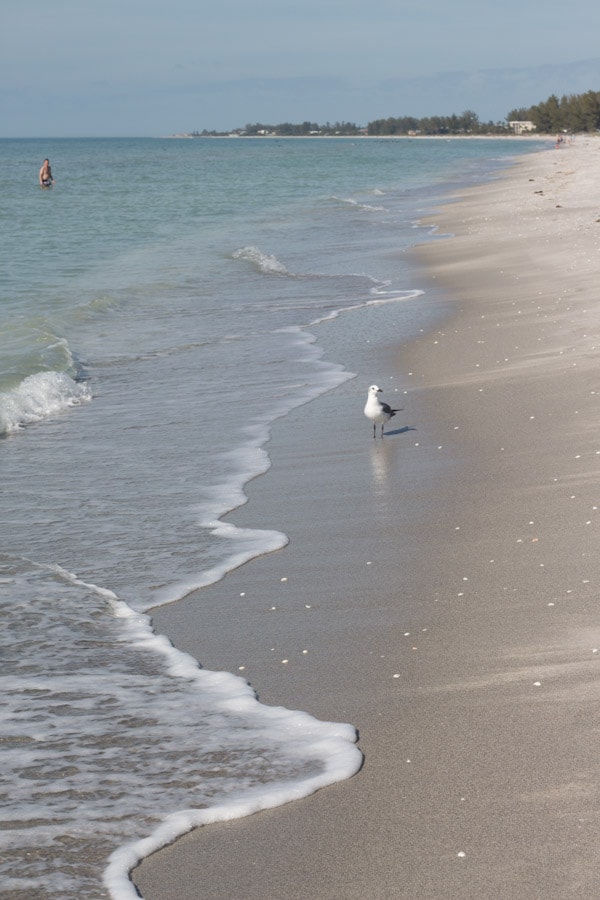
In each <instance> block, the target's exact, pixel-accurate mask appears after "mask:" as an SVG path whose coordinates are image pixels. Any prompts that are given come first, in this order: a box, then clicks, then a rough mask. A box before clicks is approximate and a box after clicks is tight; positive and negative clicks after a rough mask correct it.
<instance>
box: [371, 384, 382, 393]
mask: <svg viewBox="0 0 600 900" xmlns="http://www.w3.org/2000/svg"><path fill="white" fill-rule="evenodd" d="M369 393H370V394H381V393H382V389H381V388H380V387H377V385H376V384H372V385H371V387H370V388H369Z"/></svg>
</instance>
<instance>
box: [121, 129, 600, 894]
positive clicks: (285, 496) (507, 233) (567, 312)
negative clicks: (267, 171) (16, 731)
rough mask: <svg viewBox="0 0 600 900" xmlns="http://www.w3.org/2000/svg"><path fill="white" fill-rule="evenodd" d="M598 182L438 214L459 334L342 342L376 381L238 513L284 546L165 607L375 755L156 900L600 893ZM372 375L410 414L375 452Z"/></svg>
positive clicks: (347, 394) (298, 430)
mask: <svg viewBox="0 0 600 900" xmlns="http://www.w3.org/2000/svg"><path fill="white" fill-rule="evenodd" d="M598 171H600V141H598V140H594V139H588V138H584V137H581V138H578V139H577V140H576V142H575V143H573V144H566V145H564V146H563V147H561V149H560V150H549V151H547V152H545V153H541V154H535V155H532V156H530V157H528V158H526V159H525V160H521V161H520V162H519V163H518V164H517V165H516V166H515V167H514V168H512V169H511V170H510V172H509V173H508V174H506V175H504V176H502V178H500V179H499V180H497V181H494V182H492V183H491V184H488V185H485V186H480V187H477V188H474V189H469V190H468V191H465V192H463V193H461V195H460V197H457V198H456V200H455V202H452V203H449V204H447V205H445V206H443V207H442V208H441V209H440V210H438V211H437V212H436V214H435V216H434V217H433V221H435V222H436V223H438V224H439V233H440V235H442V234H444V233H450V232H451V233H452V234H453V236H452V237H441V236H440V238H439V239H437V240H435V241H434V242H433V243H429V244H427V245H425V246H423V247H421V248H419V249H418V250H417V251H416V252H415V259H416V265H417V269H416V273H417V274H416V278H415V283H416V286H423V287H424V288H425V290H426V298H427V302H430V303H432V304H439V306H440V315H441V316H442V317H443V319H441V320H440V321H443V324H441V325H440V326H438V327H437V328H436V330H435V332H434V333H430V334H426V335H423V336H422V338H421V339H420V340H418V341H414V342H412V343H411V344H409V345H406V346H401V347H397V346H395V342H394V341H393V340H392V338H391V337H390V341H389V343H387V344H385V343H382V342H379V343H378V344H377V346H374V348H373V351H372V354H371V355H370V356H369V354H368V353H365V352H364V351H362V356H360V365H359V366H358V367H356V366H353V362H354V363H356V356H355V355H354V354H353V348H352V347H348V359H347V360H342V361H343V362H345V363H346V364H347V366H348V368H349V369H351V370H353V371H355V372H357V378H355V379H354V380H352V381H349V382H347V383H346V384H344V385H342V386H341V387H340V388H338V389H337V390H335V391H332V392H330V393H329V394H327V395H325V396H324V397H322V398H320V399H319V400H317V401H315V402H313V403H310V404H308V405H307V406H305V407H302V408H300V409H299V410H296V411H295V413H293V414H292V415H290V416H289V417H287V418H286V419H285V420H282V421H281V422H279V423H277V424H276V426H275V428H274V430H273V439H272V442H271V444H270V445H269V455H270V456H271V459H272V468H271V469H270V470H269V472H268V473H267V475H266V476H264V477H262V478H259V479H256V480H255V481H254V482H253V483H252V484H251V485H250V486H249V490H248V495H249V502H248V504H247V505H246V506H245V507H244V508H243V509H241V510H237V511H236V512H235V514H234V515H233V516H232V519H233V520H234V521H235V522H236V523H238V524H240V525H251V526H256V525H259V526H260V525H263V526H264V527H273V528H277V529H278V530H282V531H285V532H286V534H288V535H289V537H290V545H289V546H288V547H287V548H286V549H285V550H283V551H280V552H277V553H275V554H271V555H269V556H266V557H263V558H261V559H258V560H255V561H253V562H251V563H249V564H247V565H246V566H243V567H242V568H241V569H239V570H238V571H236V572H234V573H232V574H231V575H229V576H228V577H227V578H225V579H224V580H223V581H222V582H221V583H220V584H219V585H215V586H214V587H212V588H210V589H208V590H207V591H206V592H204V598H203V603H202V617H201V621H199V616H198V606H197V598H193V597H191V598H189V599H187V600H185V601H183V602H181V603H178V604H174V605H173V606H171V607H169V608H165V609H163V610H159V611H157V613H156V615H155V617H154V621H155V626H156V628H157V630H158V631H160V632H164V633H166V634H168V635H169V637H170V638H171V639H172V640H173V642H174V643H175V644H176V645H177V646H178V647H180V648H181V649H183V650H187V651H189V652H191V653H193V655H194V656H195V657H196V658H198V659H200V660H201V662H202V664H203V665H205V666H206V667H208V668H211V669H229V670H231V671H236V672H240V673H243V675H244V676H245V677H247V678H248V680H249V681H250V683H251V684H252V685H253V687H254V688H255V689H256V690H257V692H258V694H259V697H260V699H261V700H262V701H263V702H265V703H268V704H274V705H279V704H282V705H284V706H287V707H290V708H298V709H304V710H307V711H308V712H310V713H312V714H313V715H315V716H317V717H319V718H322V719H328V720H333V721H346V722H352V723H353V724H354V725H355V726H356V727H357V728H358V729H359V734H360V737H359V746H360V748H361V750H362V751H363V753H364V755H365V761H364V765H363V768H362V769H361V771H360V772H359V773H358V774H357V775H356V776H355V777H354V778H352V779H350V780H349V781H345V782H342V783H340V784H338V785H334V786H332V787H330V788H326V789H323V790H321V791H319V792H318V793H317V794H315V795H313V796H312V797H309V798H308V799H306V800H301V801H299V802H296V803H292V804H289V805H288V806H285V807H282V808H279V809H276V810H272V811H268V812H264V813H259V814H257V815H255V816H252V817H250V818H247V819H243V820H237V821H234V822H230V823H224V824H221V825H215V826H210V827H207V828H204V829H198V830H196V831H195V832H193V833H191V834H189V835H187V836H185V837H183V838H181V839H180V840H179V841H177V842H176V843H175V844H174V845H172V846H171V847H168V848H165V849H164V850H163V851H161V852H159V853H157V854H155V855H154V856H152V857H150V858H149V859H147V860H145V861H144V862H143V863H142V865H141V866H140V867H139V868H138V869H137V870H136V871H135V873H134V880H135V883H136V884H137V885H138V887H139V890H140V892H141V893H142V894H143V896H144V897H145V898H146V900H171V898H173V900H174V898H177V900H234V898H235V900H237V898H240V900H241V898H244V900H258V898H261V900H265V898H269V900H271V898H272V900H300V898H307V900H308V898H318V900H334V898H336V900H340V898H343V900H359V898H361V900H362V898H364V897H367V896H370V897H374V898H428V900H438V898H439V900H441V898H445V900H447V898H460V900H487V898H490V900H491V898H498V897H502V898H511V900H520V898H527V900H532V898H540V900H541V898H544V900H548V898H567V897H568V898H572V897H578V898H592V897H594V898H595V897H596V896H597V895H598V887H597V870H598V865H599V863H600V812H599V808H598V795H599V793H600V753H599V752H598V746H599V739H598V728H599V721H600V688H599V687H598V675H599V673H600V669H599V668H598V667H599V665H600V620H599V616H598V612H599V605H600V602H599V599H598V597H599V588H600V554H599V552H598V549H599V538H598V528H599V522H600V519H599V518H598V517H599V515H600V486H599V483H600V478H599V477H598V476H599V470H600V427H599V426H600V421H599V420H600V383H599V382H600V378H599V377H598V374H597V368H598V356H599V351H600V302H599V295H600V279H599V278H598V268H599V262H600V255H599V247H600V185H599V184H598V176H597V173H598ZM448 297H450V298H451V301H452V302H451V303H450V304H448ZM334 326H335V323H333V324H332V326H331V327H334ZM321 327H323V328H324V329H325V332H326V329H327V325H324V326H321ZM323 336H324V338H325V341H324V342H325V344H326V338H327V335H326V333H324V335H323ZM321 337H322V334H321V333H320V334H319V340H321ZM374 371H376V372H377V375H376V377H375V378H374V376H373V372H374ZM381 372H384V373H385V375H386V382H385V383H382V384H381V386H382V387H384V388H385V393H384V399H386V400H387V401H388V402H392V405H401V406H403V407H404V409H403V411H402V412H400V413H398V415H397V416H396V418H395V419H394V420H392V422H391V423H390V424H389V425H388V428H387V430H388V432H389V433H388V435H387V436H386V437H385V438H384V440H383V441H381V440H377V441H373V438H372V436H371V435H372V430H371V427H370V425H369V423H368V422H367V420H366V419H364V418H363V417H362V406H363V405H364V400H365V399H366V388H367V387H368V385H369V384H370V383H371V382H372V381H373V380H378V381H379V382H380V383H381V379H382V376H381V374H380V373H381ZM397 399H400V401H401V402H400V403H398V404H397V403H396V400H397ZM282 579H286V580H285V581H282ZM242 593H244V594H245V597H244V606H243V607H242V608H240V594H242ZM273 607H275V609H273ZM232 623H235V627H232ZM233 632H235V633H236V634H237V635H238V637H237V639H232V633H233ZM304 651H307V652H304ZM283 659H287V660H289V662H287V663H285V664H284V663H282V660H283ZM241 666H244V669H241V668H240V667H241Z"/></svg>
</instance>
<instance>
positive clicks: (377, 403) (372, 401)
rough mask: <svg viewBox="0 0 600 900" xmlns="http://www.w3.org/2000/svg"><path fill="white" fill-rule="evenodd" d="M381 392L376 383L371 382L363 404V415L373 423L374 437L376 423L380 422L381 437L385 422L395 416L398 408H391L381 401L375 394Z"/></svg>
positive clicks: (374, 435) (374, 434)
mask: <svg viewBox="0 0 600 900" xmlns="http://www.w3.org/2000/svg"><path fill="white" fill-rule="evenodd" d="M380 393H381V388H380V387H377V385H376V384H372V385H371V387H370V388H369V393H368V395H367V402H366V404H365V416H366V417H367V419H370V420H371V421H372V423H373V437H376V436H377V435H376V429H377V423H378V422H379V423H381V437H383V428H384V425H385V423H386V422H389V420H390V419H391V418H392V416H395V415H396V413H397V412H399V410H398V409H392V407H391V406H388V404H387V403H382V402H381V400H380V399H379V397H378V396H377V394H380Z"/></svg>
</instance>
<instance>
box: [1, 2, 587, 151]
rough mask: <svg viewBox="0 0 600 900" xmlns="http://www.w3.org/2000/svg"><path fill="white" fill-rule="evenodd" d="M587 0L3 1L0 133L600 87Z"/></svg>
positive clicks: (485, 106) (382, 111) (113, 130)
mask: <svg viewBox="0 0 600 900" xmlns="http://www.w3.org/2000/svg"><path fill="white" fill-rule="evenodd" d="M599 33H600V4H598V5H596V4H590V2H589V0H570V2H568V3H567V2H564V3H558V2H556V0H545V2H542V0H518V2H517V0H503V2H502V3H499V2H498V0H494V2H491V0H454V2H453V3H450V2H448V0H369V2H364V0H361V2H359V0H301V2H298V0H296V2H294V3H292V2H290V0H218V2H215V0H104V2H96V0H94V2H92V0H52V2H49V0H0V136H2V137H11V136H12V137H15V136H23V137H29V136H57V137H60V136H75V135H82V136H96V135H99V136H101V135H107V136H110V135H115V136H116V135H160V134H171V133H173V132H177V131H191V130H194V129H198V130H202V129H203V128H207V129H209V130H210V129H213V128H214V129H218V130H224V129H229V128H234V127H237V126H243V125H244V124H246V123H247V122H258V121H261V122H264V123H269V124H276V123H278V122H282V121H291V122H300V121H304V120H305V119H310V120H312V121H317V122H325V121H331V122H334V121H337V120H343V119H345V120H349V121H353V122H356V123H357V124H366V123H367V122H368V121H370V120H371V119H375V118H380V117H387V116H399V115H415V116H425V115H432V114H440V115H449V114H451V113H454V112H456V113H460V112H462V111H463V110H465V109H472V110H474V111H475V112H476V113H477V114H478V115H479V117H480V119H482V121H488V120H489V119H493V120H498V119H503V118H504V117H505V115H506V114H507V113H508V112H509V110H511V109H512V108H514V107H518V106H528V105H530V104H532V103H537V102H538V101H540V100H544V99H546V97H547V96H549V95H550V94H551V93H558V94H563V93H566V94H569V93H579V92H582V91H585V90H589V89H592V90H600V51H599V50H598V34H599Z"/></svg>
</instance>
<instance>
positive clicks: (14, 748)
mask: <svg viewBox="0 0 600 900" xmlns="http://www.w3.org/2000/svg"><path fill="white" fill-rule="evenodd" d="M540 146H541V145H539V144H535V143H530V142H523V143H519V142H515V141H501V140H499V141H495V140H489V141H477V140H472V141H471V140H426V141H419V140H412V141H411V140H354V139H341V138H340V139H317V140H305V139H287V140H279V139H266V140H260V139H258V140H256V139H255V140H253V139H234V138H232V139H193V140H174V139H131V140H125V139H114V140H91V139H88V140H76V139H71V140H46V141H42V140H24V141H20V140H3V141H0V190H1V196H2V203H1V205H0V231H1V240H0V333H1V338H2V339H1V342H0V477H1V484H2V492H1V501H0V503H1V506H0V535H1V542H0V616H1V620H0V621H1V626H2V627H1V628H0V653H1V658H2V668H1V678H2V694H1V699H0V704H1V712H2V715H1V719H0V722H1V724H0V758H1V771H2V774H3V778H2V787H1V789H0V790H1V793H2V813H1V814H0V821H1V828H0V882H1V883H2V885H3V896H6V897H10V898H13V900H20V898H31V897H33V896H35V897H36V898H38V900H46V898H55V900H59V898H60V900H71V898H73V900H74V898H78V900H79V898H83V897H88V898H102V897H112V898H115V900H125V898H131V897H135V896H137V893H136V891H135V889H134V888H133V886H132V884H131V882H130V880H129V877H128V873H129V871H130V870H131V868H132V867H133V866H134V865H135V864H136V862H137V861H138V860H139V859H140V858H142V857H143V856H145V855H147V854H148V853H150V852H152V851H153V850H154V849H156V848H158V847H160V846H162V845H164V844H165V843H168V842H169V841H171V840H173V839H174V838H175V837H176V836H177V835H179V834H181V833H183V832H185V831H186V830H188V829H189V828H191V827H193V826H194V825H197V824H204V823H209V822H212V821H217V820H220V819H224V818H232V817H236V816H241V815H246V814H248V813H250V812H252V811H255V810H258V809H262V808H267V807H269V806H274V805H278V804H280V803H283V802H286V801H287V800H290V799H293V798H297V797H302V796H305V795H306V794H308V793H311V792H312V791H314V790H316V789H317V788H319V787H321V786H324V785H326V784H330V783H332V782H334V781H336V780H341V779H344V778H347V777H349V776H351V775H352V774H353V773H354V772H356V770H357V769H358V768H359V766H360V764H361V754H360V752H359V750H358V749H357V747H356V745H355V739H356V735H355V731H354V728H353V727H352V725H351V724H340V723H325V722H319V721H317V720H315V719H314V718H312V717H311V716H309V715H308V714H305V713H302V712H290V711H288V710H284V709H274V708H271V707H267V706H264V705H262V704H260V703H258V701H257V700H256V698H255V695H254V693H253V691H252V688H251V687H250V686H249V685H248V684H247V683H246V682H245V681H244V680H243V679H242V678H240V677H238V676H237V675H234V674H231V673H223V672H221V673H219V672H210V671H207V670H205V669H203V668H201V663H202V660H201V659H200V660H194V659H192V658H191V657H189V656H187V655H186V654H184V653H181V652H180V651H178V650H177V649H176V648H174V647H172V646H171V644H170V643H169V642H168V641H167V640H166V639H164V638H163V637H161V636H160V635H156V634H154V633H153V631H152V628H151V625H150V619H149V617H148V612H149V611H150V610H151V609H152V608H154V607H157V606H159V605H161V604H164V603H169V602H173V601H175V600H177V599H178V598H180V597H183V596H186V595H187V594H189V593H190V592H191V591H193V590H194V589H196V588H199V587H202V586H206V585H209V584H210V583H212V582H214V581H216V580H218V579H219V578H221V577H222V576H223V575H224V574H225V573H226V572H227V571H229V570H230V569H232V568H233V567H235V566H238V565H241V564H242V563H243V562H245V561H247V560H248V559H250V558H252V557H254V556H256V555H258V554H260V553H264V552H267V551H270V550H276V549H278V548H281V547H283V546H285V544H286V542H287V536H286V535H284V534H282V533H279V532H274V531H270V530H266V529H265V530H255V531H249V530H248V529H239V528H236V527H235V525H233V524H231V523H230V522H228V523H224V522H222V521H221V517H222V516H223V515H224V514H225V513H226V512H228V511H230V510H232V509H234V508H235V507H236V506H238V505H240V504H241V503H243V502H244V500H245V496H244V485H245V484H246V483H247V482H248V480H249V479H250V478H252V477H254V476H256V475H257V474H260V473H264V472H266V471H267V470H268V467H269V458H268V454H267V451H266V449H265V444H266V442H267V440H268V438H269V435H270V430H271V427H272V425H273V423H274V422H276V420H277V419H278V418H280V417H282V416H285V415H286V414H287V413H289V412H290V410H292V409H293V408H295V407H296V406H298V405H300V404H303V403H307V402H310V400H311V399H314V398H315V397H317V396H319V395H320V394H321V393H323V392H324V391H328V390H332V389H334V388H335V387H336V386H338V385H339V384H341V383H342V382H343V381H345V380H347V379H349V378H352V377H353V373H352V372H349V371H347V370H345V369H344V368H343V367H342V365H341V364H340V363H339V361H338V360H336V359H335V358H326V356H325V354H324V351H323V350H322V348H321V347H320V345H319V323H321V322H323V321H324V320H329V321H330V320H331V319H332V318H335V317H342V316H343V317H345V321H347V317H350V316H351V317H354V318H353V320H352V321H353V323H354V322H355V323H356V330H357V334H358V333H360V329H361V327H363V325H364V321H365V320H364V316H365V315H367V314H368V315H369V316H370V317H372V316H373V315H377V317H381V323H382V326H383V327H384V328H385V322H386V315H387V314H388V313H389V311H390V310H391V309H393V310H394V321H395V322H396V323H397V322H400V329H401V333H402V335H403V336H404V337H410V336H412V335H416V334H417V333H418V332H419V330H420V329H422V328H423V327H426V326H427V324H428V323H430V322H431V316H432V313H431V311H429V310H428V308H427V295H426V294H423V292H422V291H420V290H419V289H418V287H417V288H415V287H414V284H413V279H412V278H411V277H409V272H408V269H407V263H406V261H405V259H404V258H403V253H402V251H405V250H406V249H407V248H409V247H410V246H412V245H413V244H414V243H415V242H416V241H417V240H426V239H427V237H428V233H429V232H428V231H427V230H426V229H424V228H422V227H419V225H418V221H419V218H420V217H421V216H423V215H424V214H426V213H427V212H428V211H429V210H430V209H431V208H432V206H433V205H434V204H436V203H438V202H440V200H441V198H443V197H444V196H445V195H447V193H448V192H449V191H451V190H452V189H455V188H458V187H460V186H461V185H464V184H471V183H477V182H478V181H482V180H485V179H488V178H491V177H493V176H494V174H495V173H496V172H497V171H498V170H499V169H501V168H502V167H504V166H506V165H509V164H510V162H511V160H512V159H513V158H514V157H515V156H516V155H518V154H520V153H525V152H529V151H531V150H535V149H539V148H540ZM46 156H48V157H49V158H50V161H51V164H52V168H53V173H54V176H55V178H56V184H55V186H54V187H53V188H51V189H47V190H44V189H41V188H40V187H39V186H38V184H37V172H38V169H39V167H40V165H41V162H42V160H43V159H44V157H46ZM408 285H411V287H410V288H408V287H407V286H408ZM361 323H362V324H361ZM198 598H199V599H198V604H199V616H201V603H202V593H201V592H200V593H199V594H198Z"/></svg>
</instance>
